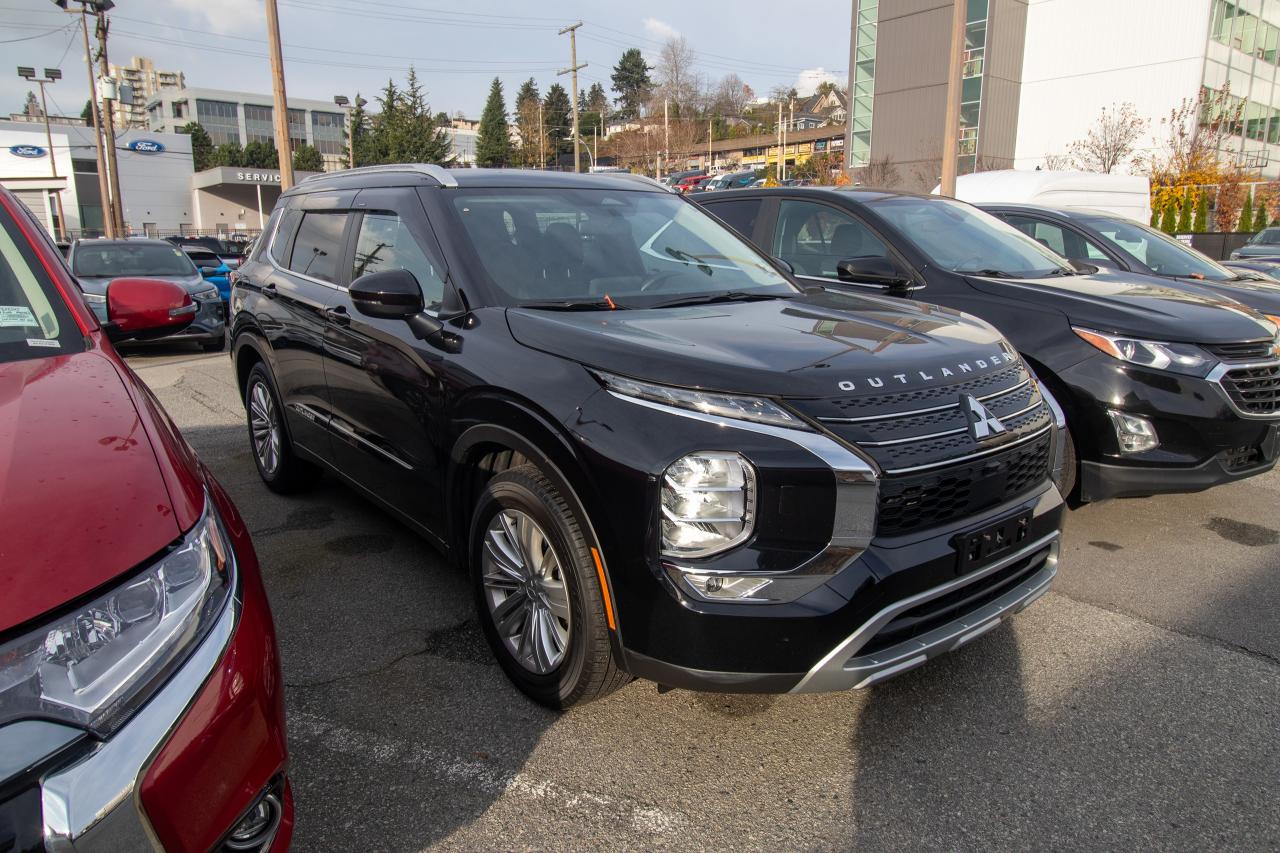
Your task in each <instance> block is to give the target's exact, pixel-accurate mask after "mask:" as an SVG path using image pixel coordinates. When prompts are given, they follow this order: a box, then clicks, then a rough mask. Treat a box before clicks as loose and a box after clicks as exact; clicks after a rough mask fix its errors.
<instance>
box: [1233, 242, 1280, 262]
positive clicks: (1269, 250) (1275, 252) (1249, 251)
mask: <svg viewBox="0 0 1280 853" xmlns="http://www.w3.org/2000/svg"><path fill="white" fill-rule="evenodd" d="M1231 255H1232V257H1237V258H1280V245H1277V244H1275V243H1245V244H1244V245H1243V246H1241V247H1240V248H1239V249H1236V250H1235V251H1234V252H1232V253H1231Z"/></svg>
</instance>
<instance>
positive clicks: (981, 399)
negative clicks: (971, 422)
mask: <svg viewBox="0 0 1280 853" xmlns="http://www.w3.org/2000/svg"><path fill="white" fill-rule="evenodd" d="M1030 383H1031V377H1027V378H1026V379H1024V380H1022V381H1021V382H1019V383H1018V384H1017V385H1011V386H1009V387H1008V388H1005V389H1003V390H1000V391H994V392H992V393H990V394H983V395H981V396H979V397H976V398H975V399H977V400H978V401H979V402H982V403H985V402H986V401H987V400H994V399H996V398H997V397H1004V396H1006V395H1008V394H1012V393H1014V392H1015V391H1021V390H1022V389H1023V388H1025V387H1027V385H1029V384H1030ZM956 396H959V395H958V394H957V395H956ZM959 406H960V401H959V400H957V401H956V402H954V403H947V404H946V405H943V406H929V407H928V408H924V409H910V410H908V411H905V412H892V413H891V414H887V415H868V416H866V417H861V418H819V419H818V420H819V421H821V422H822V423H824V424H865V423H872V422H874V421H888V420H897V419H899V418H910V417H914V416H915V415H927V414H929V413H931V412H945V411H946V410H948V409H956V408H959ZM862 443H864V444H866V443H867V442H862Z"/></svg>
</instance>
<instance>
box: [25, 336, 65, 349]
mask: <svg viewBox="0 0 1280 853" xmlns="http://www.w3.org/2000/svg"><path fill="white" fill-rule="evenodd" d="M27 346H29V347H52V348H53V349H62V343H61V341H50V340H45V339H44V338H27Z"/></svg>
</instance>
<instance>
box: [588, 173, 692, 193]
mask: <svg viewBox="0 0 1280 853" xmlns="http://www.w3.org/2000/svg"><path fill="white" fill-rule="evenodd" d="M596 174H601V175H608V176H609V177H611V178H629V179H631V180H633V181H640V182H642V183H646V184H648V185H649V186H651V187H653V188H654V189H656V190H662V191H663V192H666V193H673V192H676V189H675V187H671V186H668V185H667V184H664V183H662V181H658V180H654V179H653V178H651V177H649V176H648V175H637V174H636V173H635V172H597V173H596Z"/></svg>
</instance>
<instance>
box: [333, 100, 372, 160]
mask: <svg viewBox="0 0 1280 853" xmlns="http://www.w3.org/2000/svg"><path fill="white" fill-rule="evenodd" d="M333 102H334V103H335V104H337V105H338V106H340V107H346V106H348V105H349V104H351V101H349V100H347V96H346V95H334V96H333ZM367 103H369V102H368V101H366V100H365V99H364V98H362V97H360V94H359V93H358V92H357V93H356V100H355V106H354V107H353V108H352V109H349V110H347V168H348V169H354V168H355V167H356V110H357V109H359V108H360V107H363V106H364V105H365V104H367Z"/></svg>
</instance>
